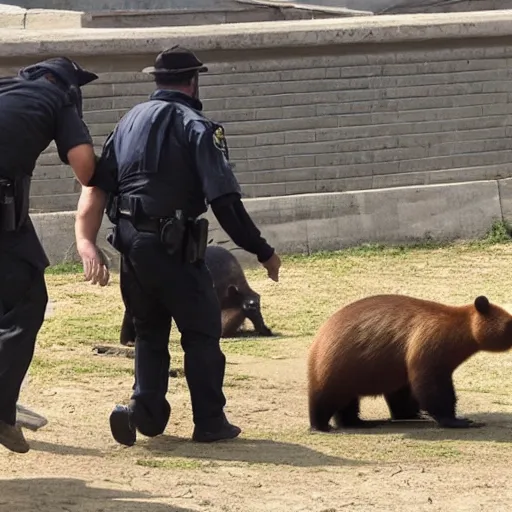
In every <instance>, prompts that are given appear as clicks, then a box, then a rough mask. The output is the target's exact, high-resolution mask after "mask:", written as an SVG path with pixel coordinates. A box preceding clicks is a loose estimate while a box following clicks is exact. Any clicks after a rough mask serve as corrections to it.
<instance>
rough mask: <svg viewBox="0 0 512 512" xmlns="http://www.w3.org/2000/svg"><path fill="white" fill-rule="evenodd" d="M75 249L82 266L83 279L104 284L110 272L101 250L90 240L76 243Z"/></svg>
mask: <svg viewBox="0 0 512 512" xmlns="http://www.w3.org/2000/svg"><path fill="white" fill-rule="evenodd" d="M77 250H78V254H79V255H80V258H81V259H82V263H83V266H84V277H85V280H86V281H91V284H99V285H100V286H106V285H107V283H108V281H109V277H110V273H109V270H108V266H107V261H106V258H105V257H104V255H103V253H102V252H101V250H100V249H99V248H98V247H97V246H96V245H95V244H93V243H92V242H86V241H82V242H81V243H79V244H77Z"/></svg>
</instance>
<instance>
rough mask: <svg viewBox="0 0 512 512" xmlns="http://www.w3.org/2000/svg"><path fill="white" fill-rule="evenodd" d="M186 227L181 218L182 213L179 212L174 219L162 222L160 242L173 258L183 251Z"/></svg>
mask: <svg viewBox="0 0 512 512" xmlns="http://www.w3.org/2000/svg"><path fill="white" fill-rule="evenodd" d="M186 227H187V226H186V222H185V220H184V219H183V217H182V216H181V212H178V214H177V215H176V216H174V217H171V218H169V219H164V220H162V221H161V222H160V241H161V242H162V244H163V245H164V246H165V249H166V251H167V253H168V254H170V255H171V256H174V255H175V254H178V253H180V252H182V251H183V246H184V243H183V242H184V241H185V239H186Z"/></svg>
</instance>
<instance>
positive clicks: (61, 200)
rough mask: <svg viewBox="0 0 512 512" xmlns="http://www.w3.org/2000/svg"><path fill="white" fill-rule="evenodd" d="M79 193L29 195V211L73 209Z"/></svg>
mask: <svg viewBox="0 0 512 512" xmlns="http://www.w3.org/2000/svg"><path fill="white" fill-rule="evenodd" d="M79 196H80V194H59V195H53V196H48V195H47V196H31V197H30V213H48V212H70V211H75V210H76V207H77V204H78V198H79Z"/></svg>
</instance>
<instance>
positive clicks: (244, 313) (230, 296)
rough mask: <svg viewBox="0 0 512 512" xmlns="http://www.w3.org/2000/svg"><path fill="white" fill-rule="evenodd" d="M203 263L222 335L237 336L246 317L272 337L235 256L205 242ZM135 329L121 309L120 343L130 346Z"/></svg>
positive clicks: (257, 297) (128, 316)
mask: <svg viewBox="0 0 512 512" xmlns="http://www.w3.org/2000/svg"><path fill="white" fill-rule="evenodd" d="M205 263H206V265H207V267H208V269H209V270H210V273H211V275H212V279H213V283H214V285H215V289H216V291H217V297H218V299H219V302H220V306H221V313H222V337H223V338H230V337H234V336H236V335H237V332H238V330H239V328H240V327H241V326H242V324H243V323H244V321H245V319H246V318H247V319H249V320H250V321H251V322H252V323H253V325H254V328H255V330H256V332H257V333H258V334H259V335H261V336H272V331H271V330H270V329H269V328H268V327H267V326H266V325H265V322H264V320H263V316H262V314H261V305H260V295H259V294H258V293H256V292H255V291H254V290H253V289H252V288H251V287H250V286H249V283H248V282H247V279H246V278H245V274H244V271H243V269H242V267H241V265H240V263H239V262H238V260H237V259H236V257H235V256H234V255H233V254H232V253H231V251H228V250H227V249H224V248H223V247H220V246H218V245H209V246H208V247H207V248H206V252H205ZM134 340H135V329H134V327H133V320H132V318H131V315H130V314H129V313H128V311H126V310H125V312H124V317H123V323H122V325H121V335H120V342H121V344H122V345H126V346H133V345H134Z"/></svg>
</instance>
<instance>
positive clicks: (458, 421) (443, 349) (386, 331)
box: [308, 295, 512, 432]
mask: <svg viewBox="0 0 512 512" xmlns="http://www.w3.org/2000/svg"><path fill="white" fill-rule="evenodd" d="M511 347H512V315H510V314H509V313H508V312H507V311H505V310H504V309H502V308H501V307H499V306H497V305H495V304H491V303H489V300H488V299H487V298H486V297H484V296H480V297H477V298H476V299H475V301H474V303H473V304H468V305H464V306H448V305H444V304H440V303H438V302H432V301H427V300H421V299H417V298H413V297H407V296H404V295H376V296H372V297H367V298H364V299H361V300H358V301H356V302H353V303H351V304H348V305H347V306H345V307H343V308H341V309H340V310H338V311H337V312H336V313H334V314H333V315H332V316H331V317H330V318H329V319H328V320H327V321H326V322H325V323H324V324H323V325H322V326H321V327H320V329H319V330H318V333H317V335H316V337H315V339H314V341H313V343H312V345H311V348H310V351H309V358H308V394H309V421H310V427H311V430H317V431H322V432H328V431H329V430H331V427H330V425H329V422H330V420H331V418H333V419H334V423H335V425H336V427H338V428H343V427H345V428H351V427H352V428H361V427H366V426H370V425H371V424H370V423H369V422H365V421H363V420H361V419H360V417H359V400H360V398H361V397H364V396H379V395H384V398H385V400H386V402H387V405H388V408H389V410H390V413H391V418H392V419H394V420H408V419H417V418H419V417H420V414H421V411H425V412H426V413H427V414H428V415H430V416H431V417H432V418H433V419H434V420H435V421H436V422H437V424H438V425H439V426H441V427H448V428H468V427H480V426H482V425H483V423H475V422H473V421H472V420H469V419H466V418H458V417H457V416H456V413H455V409H456V401H457V398H456V395H455V389H454V386H453V379H452V374H453V372H454V370H455V369H456V368H457V367H458V366H459V365H461V364H462V363H463V362H464V361H466V360H467V359H469V358H470V357H471V356H472V355H473V354H475V353H477V352H479V351H487V352H505V351H507V350H509V349H510V348H511Z"/></svg>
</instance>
